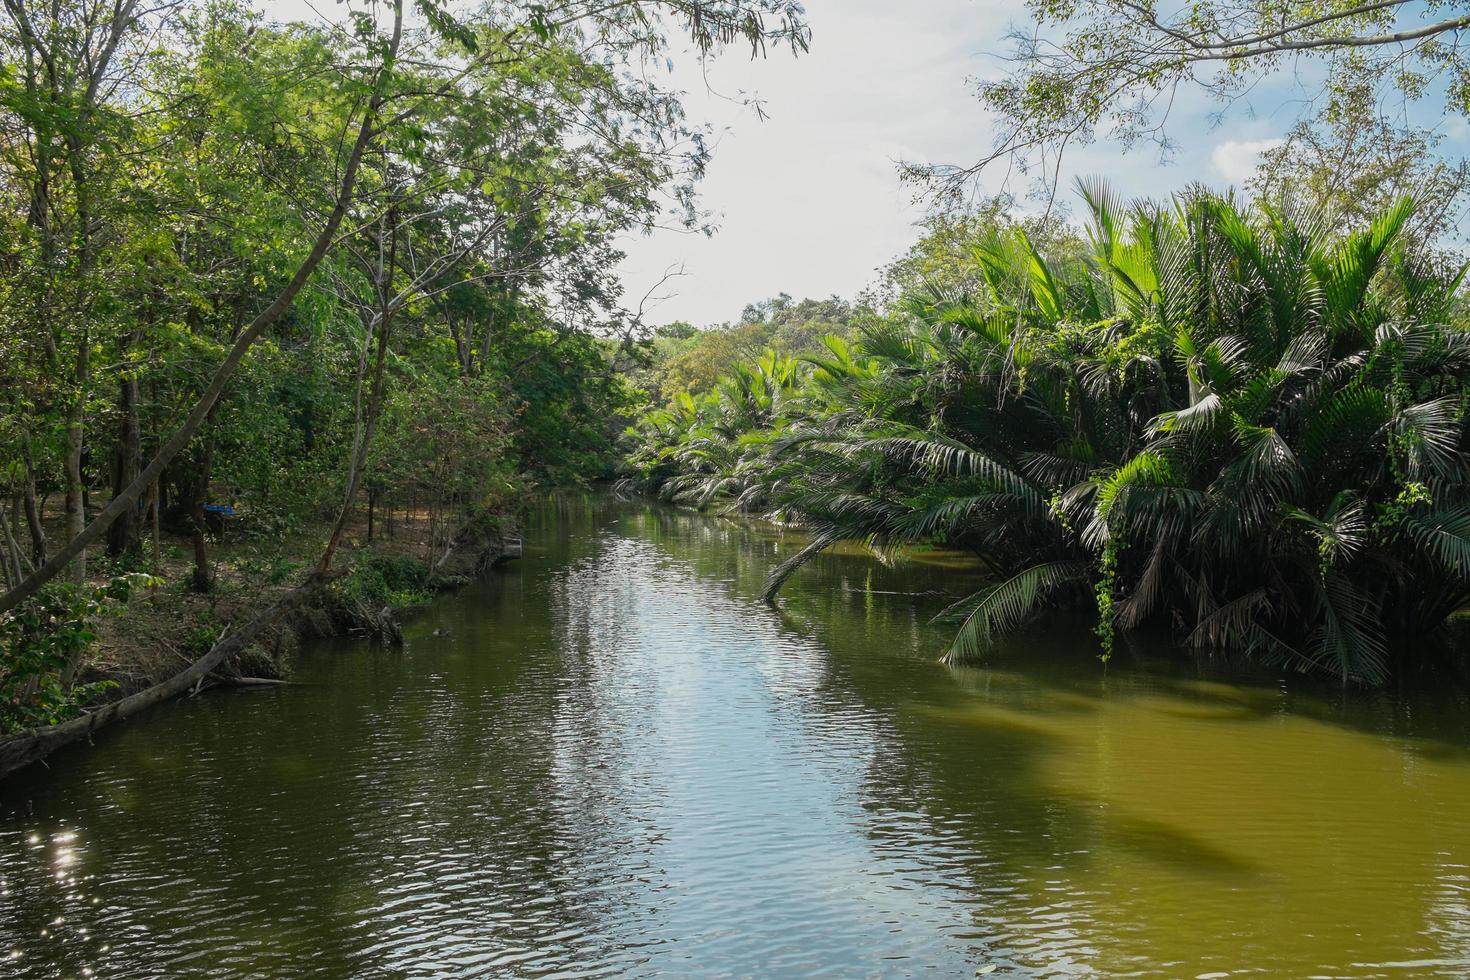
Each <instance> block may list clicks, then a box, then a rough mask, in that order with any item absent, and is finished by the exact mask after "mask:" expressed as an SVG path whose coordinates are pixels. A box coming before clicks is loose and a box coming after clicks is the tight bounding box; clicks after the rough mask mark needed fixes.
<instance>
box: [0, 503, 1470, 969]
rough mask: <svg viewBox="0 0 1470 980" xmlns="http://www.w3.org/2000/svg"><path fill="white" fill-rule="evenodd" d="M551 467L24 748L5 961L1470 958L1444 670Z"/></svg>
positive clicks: (1450, 698) (1463, 781)
mask: <svg viewBox="0 0 1470 980" xmlns="http://www.w3.org/2000/svg"><path fill="white" fill-rule="evenodd" d="M798 546H799V544H798V543H796V542H794V541H792V540H791V539H790V538H789V537H788V539H786V540H784V541H783V540H781V539H780V538H779V537H778V536H777V535H776V534H775V533H774V532H771V531H768V530H765V529H761V528H758V527H750V526H745V525H741V524H737V523H734V522H731V521H725V520H720V519H716V518H707V517H700V516H697V515H692V514H688V513H681V512H676V511H673V510H669V509H667V508H662V507H656V506H651V505H645V504H643V503H626V502H621V503H620V502H616V501H612V500H609V499H605V498H590V499H581V498H567V499H562V500H559V501H558V502H556V503H554V504H550V505H548V506H547V507H545V508H543V509H542V510H540V511H538V512H537V513H536V514H534V515H533V517H532V519H531V521H530V522H529V526H528V528H527V536H526V556H525V558H524V559H523V560H521V561H519V562H517V563H514V564H512V565H510V566H508V567H507V568H505V569H503V570H501V571H499V572H497V573H495V574H494V575H493V576H492V577H491V578H490V579H488V580H487V581H486V582H484V583H481V584H477V585H474V586H471V587H468V588H466V589H464V590H463V591H462V592H460V593H459V594H457V595H454V596H450V597H446V598H444V599H442V600H441V601H439V602H438V603H436V604H435V606H434V607H432V608H431V609H430V610H428V611H427V612H426V613H424V614H423V615H422V616H419V617H417V618H415V619H414V620H412V621H411V623H410V624H409V627H408V629H407V630H406V644H405V647H404V649H402V650H401V651H397V650H384V649H382V648H378V647H374V646H372V645H369V644H367V643H357V642H347V641H341V642H333V643H329V644H323V645H320V646H319V647H316V648H313V649H311V650H310V651H308V652H307V653H306V654H305V655H304V656H303V660H302V663H301V665H300V668H299V671H298V675H297V678H296V679H297V680H298V681H300V682H302V683H301V686H295V687H291V688H289V689H282V690H275V689H272V690H264V691H245V692H240V691H232V692H221V693H218V694H215V695H211V696H208V697H203V698H197V699H193V700H190V701H187V702H183V703H180V704H175V705H170V706H167V707H165V708H163V709H161V710H159V711H156V712H154V713H153V714H151V715H150V716H148V717H147V718H146V719H143V720H141V721H138V722H134V723H131V724H129V725H126V726H124V727H123V728H121V729H120V730H118V731H115V732H107V733H104V734H103V735H102V736H101V737H99V738H98V744H97V745H96V746H95V747H84V748H79V749H77V750H75V751H67V752H65V753H63V754H61V755H59V756H57V757H56V758H55V759H54V760H53V765H52V768H51V769H50V770H49V771H47V770H45V769H38V770H37V771H35V772H29V773H26V774H24V775H23V776H22V777H20V778H18V779H16V780H14V781H13V782H12V783H11V784H10V785H8V786H5V787H3V788H0V975H3V976H10V975H14V976H42V977H44V976H58V977H60V976H77V975H91V974H93V973H95V975H97V976H109V977H154V976H160V975H171V976H172V975H186V974H187V975H198V976H261V975H269V976H299V975H309V974H310V975H322V976H348V975H353V976H404V977H450V976H505V977H520V976H541V975H563V976H651V975H655V974H659V975H671V976H692V975H697V976H720V975H731V976H792V975H810V976H833V977H853V976H907V975H915V974H919V975H933V976H944V977H962V976H973V975H975V973H976V971H977V970H988V969H990V968H994V970H993V972H992V973H991V974H990V975H992V976H1008V975H1009V976H1107V977H1114V976H1157V977H1197V976H1213V977H1225V976H1267V977H1280V976H1350V977H1377V976H1384V977H1405V976H1425V975H1431V976H1432V975H1438V976H1453V977H1460V976H1465V975H1467V974H1470V867H1467V866H1470V750H1467V745H1470V731H1467V730H1470V713H1467V710H1466V707H1467V704H1466V699H1465V693H1464V690H1465V689H1464V687H1463V685H1462V684H1461V682H1459V681H1458V679H1455V678H1437V679H1436V682H1435V683H1434V684H1433V685H1429V684H1418V685H1409V686H1406V687H1405V688H1404V689H1402V690H1396V691H1392V692H1351V691H1349V692H1344V691H1342V690H1340V689H1338V688H1336V687H1334V686H1332V685H1330V684H1322V683H1320V682H1312V681H1306V680H1304V679H1301V678H1296V677H1286V678H1282V677H1276V676H1273V675H1269V674H1266V675H1249V676H1242V675H1241V674H1239V673H1238V672H1237V673H1236V674H1234V675H1233V679H1232V675H1231V674H1230V673H1228V672H1226V671H1224V670H1223V669H1219V668H1216V669H1211V668H1208V667H1202V666H1197V665H1194V664H1192V663H1188V662H1183V661H1180V660H1178V659H1171V658H1158V657H1151V656H1145V655H1144V654H1142V653H1137V654H1134V655H1132V656H1128V655H1124V656H1122V657H1120V658H1119V660H1115V662H1114V663H1113V664H1112V665H1111V666H1110V667H1109V668H1108V669H1107V670H1104V669H1103V668H1102V666H1101V665H1100V664H1099V663H1098V662H1097V660H1096V659H1095V657H1094V656H1093V653H1094V651H1093V650H1092V647H1091V642H1090V638H1089V636H1088V634H1087V632H1086V630H1085V628H1078V627H1076V626H1075V625H1065V624H1052V625H1049V626H1045V627H1043V628H1041V629H1039V630H1038V631H1036V632H1033V633H1032V634H1030V635H1028V636H1026V637H1024V638H1021V639H1019V640H1017V641H1015V642H1014V643H1012V644H1010V645H1009V646H1008V647H1007V648H1006V649H1005V650H1003V651H1001V652H1000V654H998V655H997V656H996V657H995V658H994V659H993V660H992V661H991V662H990V663H988V664H986V665H981V666H976V667H969V668H947V667H945V666H943V665H941V664H940V663H939V662H938V660H937V654H938V653H939V652H941V651H942V649H943V646H944V642H945V636H946V634H945V632H944V631H943V629H941V628H939V627H934V626H931V625H929V619H930V618H931V617H932V616H933V614H934V613H935V612H936V611H938V610H939V609H941V608H943V606H944V604H945V602H946V597H947V596H948V597H954V596H957V595H960V594H963V592H964V591H965V590H966V589H967V588H970V587H973V585H974V584H975V582H974V579H973V577H972V573H971V572H969V571H967V570H966V567H965V566H964V564H963V563H962V562H957V561H956V560H954V558H953V557H952V556H948V555H943V554H933V555H928V556H919V557H918V558H917V559H916V560H914V561H911V562H908V563H904V564H901V565H899V566H898V567H896V568H885V567H884V566H882V565H880V564H878V563H876V562H874V561H872V560H871V559H870V558H868V557H866V556H864V555H862V554H860V553H858V552H857V550H856V549H845V550H844V551H842V552H839V553H837V554H833V555H831V556H829V557H826V558H823V559H821V560H819V561H818V562H816V563H814V564H813V565H812V566H810V567H809V568H808V569H807V570H805V571H803V572H802V573H801V574H800V575H799V576H798V577H797V578H796V579H794V580H792V582H791V583H789V584H788V586H787V588H786V589H785V590H784V591H783V598H782V600H781V601H780V603H779V604H778V606H777V607H775V608H771V607H767V606H764V605H762V604H760V603H759V602H758V600H757V599H756V596H757V595H758V594H759V592H760V588H761V584H762V581H763V579H764V576H765V574H766V573H767V572H768V571H769V569H770V568H771V567H773V566H774V565H775V564H776V563H777V562H779V561H780V560H781V559H782V558H783V557H785V556H786V555H788V554H789V553H790V552H791V550H792V548H794V547H798Z"/></svg>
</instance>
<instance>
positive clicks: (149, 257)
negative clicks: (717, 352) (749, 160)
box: [0, 0, 806, 728]
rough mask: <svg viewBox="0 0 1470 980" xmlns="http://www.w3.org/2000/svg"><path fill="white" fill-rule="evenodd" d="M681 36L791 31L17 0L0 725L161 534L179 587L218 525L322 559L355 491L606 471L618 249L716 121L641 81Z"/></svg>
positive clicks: (484, 484) (204, 575)
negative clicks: (704, 119) (298, 544)
mask: <svg viewBox="0 0 1470 980" xmlns="http://www.w3.org/2000/svg"><path fill="white" fill-rule="evenodd" d="M457 10H458V8H457ZM679 36H682V38H683V42H682V43H685V44H689V45H691V46H692V47H693V48H694V49H695V50H696V51H699V52H702V53H708V52H711V51H712V50H714V49H715V48H718V47H720V46H722V45H725V44H729V43H732V42H740V43H742V44H749V45H750V46H751V47H752V48H753V49H754V50H755V51H757V52H759V51H761V50H764V49H765V48H766V47H767V45H771V44H778V43H779V44H788V45H790V46H792V47H794V48H798V49H799V48H802V47H804V46H805V44H806V32H805V27H804V26H803V24H802V22H801V19H800V7H799V5H797V4H795V3H791V2H787V0H730V2H724V0H721V2H707V0H664V2H648V3H642V2H633V0H619V2H613V3H581V2H569V3H561V4H554V5H542V4H526V5H520V4H505V5H502V4H493V3H492V4H487V5H485V6H483V7H481V8H478V9H475V10H472V11H470V12H456V13H454V14H451V12H450V11H449V9H448V8H447V7H445V6H444V5H442V4H440V3H437V2H435V0H411V2H405V0H387V2H382V3H379V2H370V3H362V4H352V5H351V6H350V7H349V8H347V12H346V16H345V17H344V19H343V21H342V22H341V23H337V24H333V23H316V24H278V23H272V22H268V21H267V20H265V19H264V18H263V17H262V16H260V15H259V14H258V13H256V12H254V11H252V10H251V9H250V8H248V7H246V6H243V5H241V4H239V3H236V2H233V0H208V2H202V3H198V4H162V5H156V6H153V7H149V6H148V5H144V4H140V3H138V2H137V0H120V2H117V3H114V2H112V0H67V2H63V3H58V4H50V5H39V4H33V3H30V2H29V0H14V2H7V3H6V4H5V5H4V8H3V11H0V379H3V382H4V383H3V384H0V491H3V494H4V499H3V500H0V529H3V534H0V585H3V587H4V591H3V593H0V623H4V624H8V625H5V628H4V630H3V632H0V636H3V638H4V640H5V647H4V651H3V654H4V655H3V657H0V701H3V703H0V728H3V727H6V725H13V724H21V723H29V722H31V721H34V720H37V719H40V720H51V719H53V718H54V717H56V716H57V715H58V713H61V709H65V710H71V709H74V708H75V706H76V702H77V700H78V698H77V696H76V695H75V692H74V691H73V686H74V684H75V683H76V682H77V678H76V676H75V675H76V673H77V671H78V668H79V664H80V656H81V653H82V650H83V648H85V646H86V644H87V642H89V640H90V638H91V633H90V631H89V628H88V626H87V623H88V622H90V620H91V618H93V614H94V613H95V612H96V609H94V608H93V607H95V606H97V604H98V603H104V604H105V600H106V599H107V596H109V595H120V594H121V593H122V592H123V591H126V587H127V586H128V585H129V584H130V582H131V584H137V583H138V581H140V580H125V579H120V578H119V579H118V581H117V583H116V585H109V584H108V583H109V582H111V581H112V580H113V579H114V578H118V577H119V576H121V575H123V574H125V573H131V572H139V571H142V570H148V571H150V572H153V571H157V570H158V567H159V552H160V544H159V538H160V532H164V533H167V532H170V531H172V532H174V533H178V534H184V535H187V536H189V537H190V538H192V550H193V553H194V562H193V571H192V576H191V581H189V582H187V583H182V584H184V585H185V586H186V587H188V588H192V589H194V590H196V591H198V592H208V591H209V590H210V589H211V587H212V584H213V583H212V576H213V572H212V562H211V559H210V554H209V550H210V536H209V530H210V526H211V523H212V522H218V521H220V520H222V519H226V515H228V517H227V519H228V521H229V524H230V527H231V529H232V530H231V533H232V535H234V536H236V537H239V536H241V535H243V536H245V537H248V538H251V539H253V540H257V541H259V542H261V546H262V551H264V552H269V551H270V550H271V549H272V548H275V547H278V546H279V544H280V542H282V541H284V540H286V539H287V538H290V537H291V536H293V535H299V534H301V533H317V532H318V531H319V532H320V537H319V539H318V542H317V553H316V554H315V555H312V556H310V563H311V564H312V565H314V567H315V568H316V571H317V574H318V575H319V576H324V575H326V574H327V573H329V572H330V571H331V569H332V568H333V559H334V554H335V553H336V552H337V550H338V548H339V546H340V545H341V544H342V543H343V540H344V538H345V537H346V535H345V533H344V532H345V530H346V527H347V525H348V524H349V522H351V521H356V520H360V519H361V506H362V504H363V499H364V497H365V498H366V503H367V509H368V515H369V516H368V521H369V522H371V520H372V517H371V514H372V512H373V508H374V507H375V506H376V507H377V508H379V513H381V510H382V509H383V508H387V507H403V508H408V509H411V510H413V511H414V512H416V513H425V512H426V513H427V514H428V515H429V522H430V526H431V527H432V528H433V529H434V531H433V534H434V535H435V536H437V537H447V536H448V535H449V534H451V533H452V529H453V528H454V527H455V526H458V525H460V524H462V523H463V522H465V521H467V520H472V519H474V518H475V516H476V515H477V514H482V513H493V512H495V511H497V510H500V509H502V508H503V507H504V506H505V505H506V503H507V501H510V500H513V499H515V497H516V495H517V494H518V493H519V492H520V491H521V490H522V489H523V488H524V487H525V486H527V485H528V484H532V483H538V482H541V483H546V482H556V483H559V482H571V481H579V480H586V479H589V478H592V477H596V476H598V475H601V474H602V473H603V472H605V471H606V470H607V468H608V467H609V466H610V465H611V463H612V460H613V456H612V452H613V449H614V439H615V437H616V435H617V433H618V432H619V431H620V430H621V428H622V427H623V426H624V425H626V423H627V419H628V417H629V415H628V413H629V412H630V411H631V410H632V406H633V404H634V399H635V397H636V393H635V390H634V388H633V387H632V386H631V385H630V383H629V382H628V380H627V379H626V378H625V377H623V376H622V375H620V374H619V373H617V372H616V370H615V369H614V354H615V353H616V352H617V351H618V350H619V349H621V348H626V347H627V346H628V345H629V344H630V343H631V339H632V338H633V337H634V335H635V334H636V333H637V332H638V330H639V324H638V323H637V322H636V317H635V316H634V315H633V314H630V313H629V312H628V311H627V310H625V309H624V308H623V306H622V304H621V302H620V285H619V283H618V281H617V279H616V277H615V276H614V274H613V269H614V266H615V265H616V263H617V262H618V260H619V259H620V258H621V253H620V252H619V250H618V248H617V246H616V241H617V239H618V236H620V235H624V234H626V233H629V232H633V231H636V230H638V229H641V228H644V227H647V226H649V225H651V224H652V223H654V222H655V221H659V220H666V219H669V218H672V219H674V220H682V221H686V222H688V223H691V224H692V223H695V222H696V221H697V218H698V213H697V211H696V210H695V208H694V204H693V197H692V187H693V182H694V181H695V180H696V179H697V178H698V177H699V175H700V173H701V171H702V168H703V167H704V164H705V161H706V158H707V152H706V149H705V146H704V142H703V139H702V135H701V133H700V132H699V131H698V130H697V129H695V128H693V127H691V126H689V125H686V123H685V121H684V117H683V112H682V108H681V106H680V102H679V99H678V97H677V94H676V93H674V92H672V91H670V90H668V89H666V88H664V87H661V83H660V82H659V81H658V78H659V76H658V75H657V73H656V72H653V71H643V70H638V69H640V68H641V67H643V66H645V65H647V64H649V63H656V64H659V65H662V64H663V62H664V61H665V59H666V57H667V54H666V52H667V51H668V50H669V49H670V45H671V44H672V43H673V42H674V40H677V38H678V37H679ZM63 512H64V516H62V514H63ZM369 528H371V523H369ZM435 546H436V541H435V540H431V541H430V542H429V549H430V551H431V552H432V551H433V549H434V547H435ZM318 556H319V557H318ZM99 589H100V590H101V591H98V590H99ZM109 590H110V591H109ZM87 609H92V610H93V612H92V613H89V614H87V615H83V614H82V613H83V612H85V610H87ZM79 610H80V611H79ZM7 617H9V618H7ZM62 634H65V635H66V636H67V637H69V639H68V640H67V642H52V640H53V639H54V637H55V636H58V635H62ZM43 641H44V642H43ZM7 711H9V712H10V714H9V715H6V714H5V712H7Z"/></svg>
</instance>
